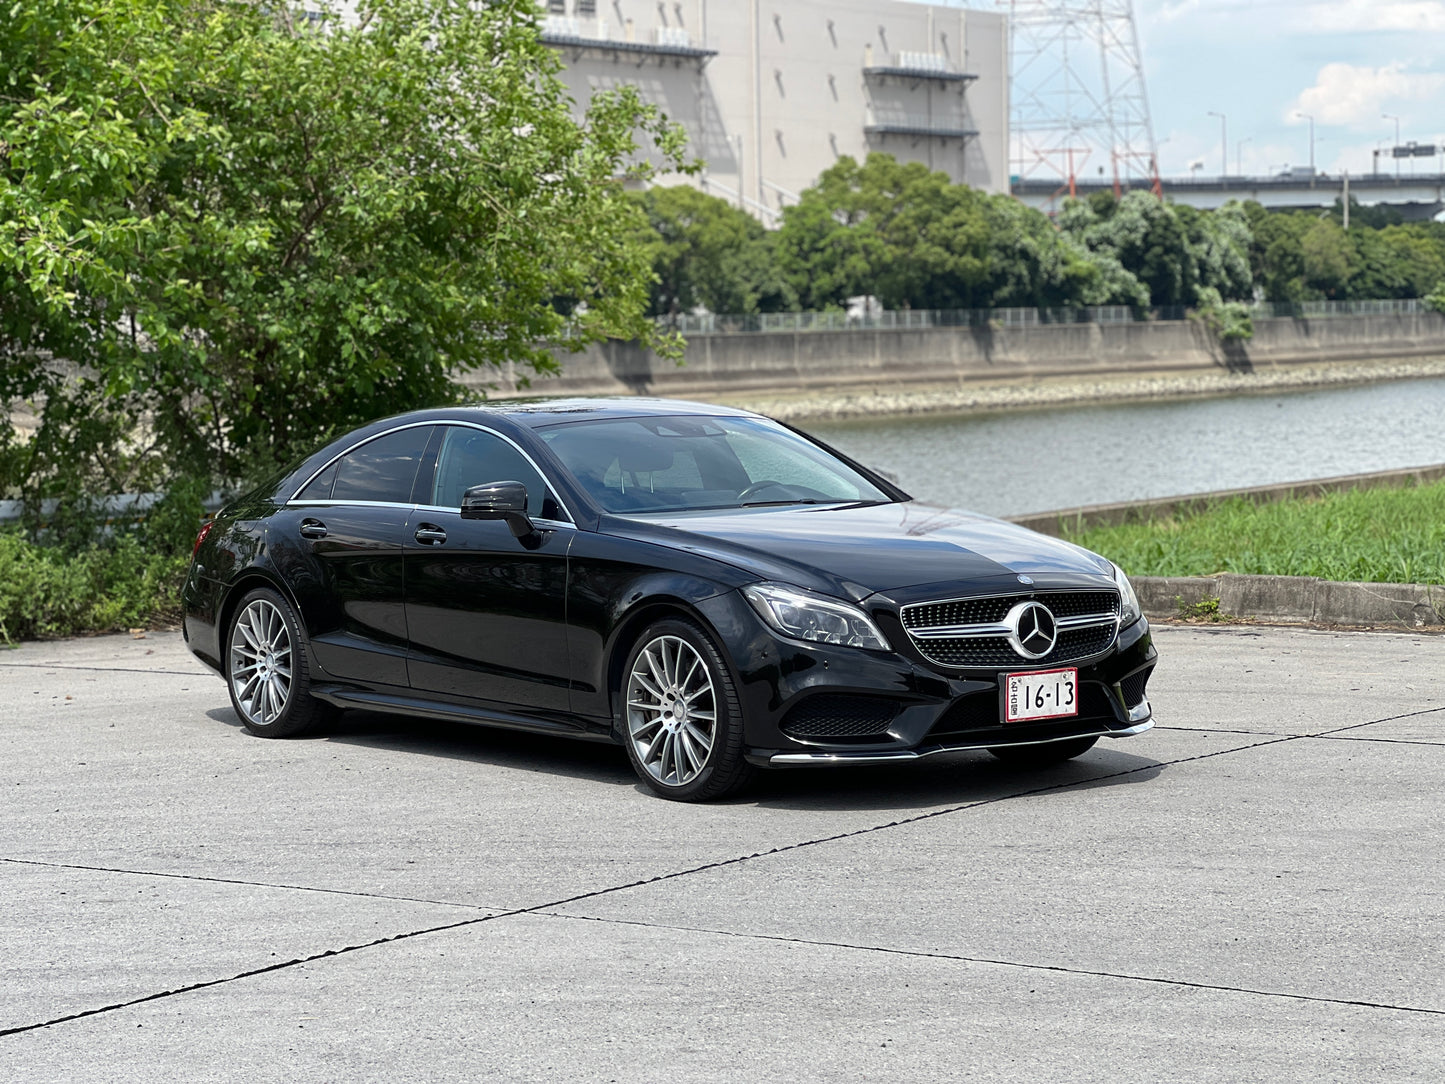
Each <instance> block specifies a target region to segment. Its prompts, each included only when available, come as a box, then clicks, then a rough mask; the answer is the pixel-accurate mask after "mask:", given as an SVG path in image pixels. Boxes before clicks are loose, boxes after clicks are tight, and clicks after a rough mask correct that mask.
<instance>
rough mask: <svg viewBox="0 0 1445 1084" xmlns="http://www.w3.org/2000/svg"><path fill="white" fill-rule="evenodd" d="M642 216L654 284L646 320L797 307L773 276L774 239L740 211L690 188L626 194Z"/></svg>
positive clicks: (787, 289) (777, 273) (775, 271)
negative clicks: (693, 311) (683, 314)
mask: <svg viewBox="0 0 1445 1084" xmlns="http://www.w3.org/2000/svg"><path fill="white" fill-rule="evenodd" d="M628 195H629V198H630V200H631V201H632V202H633V203H634V204H636V205H637V206H638V207H639V208H640V209H641V210H642V212H643V214H644V215H645V216H646V220H647V221H646V228H645V230H644V232H643V234H642V236H641V238H640V242H641V244H642V245H644V246H645V248H646V250H647V255H648V258H649V260H650V261H651V264H652V271H653V274H654V276H656V282H655V283H654V284H653V288H652V300H651V305H650V307H649V312H651V313H652V314H653V315H654V316H664V315H668V314H671V313H678V312H686V311H689V310H691V309H693V308H694V307H696V306H698V305H702V306H703V307H704V308H706V309H708V310H709V311H711V312H724V313H733V312H736V313H751V312H779V311H783V310H787V309H790V308H792V307H793V306H794V305H795V304H796V303H797V302H796V297H795V295H794V294H793V291H792V288H791V287H790V286H789V285H788V283H787V282H786V280H784V278H783V276H782V273H781V272H780V271H779V270H778V266H777V261H776V259H775V257H774V253H773V237H774V235H773V234H770V233H768V231H766V230H765V229H763V226H762V223H760V222H759V221H758V220H757V219H755V218H754V217H753V216H752V215H750V214H748V213H747V212H746V211H741V210H739V209H738V208H736V207H734V206H733V205H732V204H730V203H728V202H727V201H726V200H721V199H718V198H717V197H716V196H709V195H707V194H706V193H704V192H700V191H698V190H697V189H696V188H693V187H691V186H689V185H676V186H671V187H656V188H649V189H648V190H647V191H645V192H632V193H629V194H628Z"/></svg>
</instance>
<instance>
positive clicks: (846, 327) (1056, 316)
mask: <svg viewBox="0 0 1445 1084" xmlns="http://www.w3.org/2000/svg"><path fill="white" fill-rule="evenodd" d="M1249 310H1250V315H1252V316H1253V317H1254V318H1255V319H1256V320H1275V319H1296V320H1300V319H1303V320H1317V319H1329V318H1334V317H1341V316H1415V315H1418V314H1420V313H1423V312H1428V311H1429V310H1428V309H1427V307H1426V306H1425V303H1424V302H1423V301H1421V300H1419V299H1418V298H1409V299H1406V300H1399V301H1274V302H1271V301H1259V302H1256V303H1254V304H1253V305H1250V306H1249ZM1189 312H1190V309H1189V308H1188V307H1186V306H1184V305H1166V306H1161V307H1158V308H1154V309H1145V310H1135V309H1132V308H1130V307H1129V306H1128V305H1096V306H1092V307H1089V308H1059V309H1051V308H1050V309H1023V308H1014V309H890V310H887V311H884V312H873V313H867V314H865V313H850V312H759V313H745V314H729V313H700V314H694V313H679V314H677V315H676V316H663V317H659V318H658V321H657V322H658V324H659V325H661V326H662V327H666V328H670V329H674V330H677V331H680V332H681V333H682V334H684V335H731V334H753V333H762V334H767V333H777V332H795V331H894V330H908V329H922V328H938V327H991V328H1007V327H1038V326H1040V325H1043V324H1134V323H1161V322H1169V321H1180V320H1186V319H1188V318H1189Z"/></svg>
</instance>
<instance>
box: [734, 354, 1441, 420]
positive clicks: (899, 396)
mask: <svg viewBox="0 0 1445 1084" xmlns="http://www.w3.org/2000/svg"><path fill="white" fill-rule="evenodd" d="M1441 376H1445V356H1442V357H1439V358H1424V359H1419V360H1414V361H1354V362H1330V363H1328V364H1321V365H1292V366H1281V367H1277V368H1268V369H1262V370H1256V371H1254V372H1227V371H1225V370H1223V369H1217V370H1213V371H1209V372H1190V373H1180V372H1159V373H1150V374H1143V375H1120V376H1111V377H1091V378H1089V379H1078V378H1070V377H1050V378H1044V379H1032V380H1015V381H1009V382H1000V383H995V384H969V385H966V386H959V385H958V384H948V385H931V386H917V387H911V386H898V385H894V386H878V387H847V388H813V389H809V390H807V391H800V392H796V393H788V394H776V393H773V394H769V393H762V392H752V393H741V394H733V395H728V394H724V395H710V396H706V398H707V399H708V400H709V401H711V402H716V403H722V404H725V405H728V406H736V407H741V408H743V409H745V410H753V411H757V412H758V413H759V414H766V415H768V416H769V417H772V418H777V419H778V420H780V421H787V422H802V421H825V420H826V421H832V420H844V419H849V418H875V417H883V416H887V415H915V414H962V413H975V412H992V411H1007V410H1026V409H1031V408H1037V407H1052V406H1070V405H1075V404H1084V403H1110V402H1146V401H1152V400H1165V399H1208V398H1221V397H1227V396H1233V395H1249V394H1256V393H1267V392H1272V391H1280V390H1284V389H1302V388H1323V387H1340V386H1346V385H1351V384H1373V383H1379V382H1384V381H1395V380H1421V379H1427V378H1431V377H1441Z"/></svg>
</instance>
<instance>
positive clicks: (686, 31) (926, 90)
mask: <svg viewBox="0 0 1445 1084" xmlns="http://www.w3.org/2000/svg"><path fill="white" fill-rule="evenodd" d="M542 3H543V9H544V15H543V23H542V26H543V35H542V38H543V41H545V42H547V43H548V44H549V45H551V46H552V47H553V48H555V49H557V50H558V51H559V52H560V54H561V57H562V60H563V64H564V70H563V72H562V78H563V80H564V82H565V83H566V84H567V86H568V88H569V90H570V91H571V93H572V95H573V97H574V99H575V100H576V102H577V107H578V110H579V112H580V111H581V110H582V109H585V108H586V105H587V102H588V101H589V100H590V98H591V96H592V94H593V93H595V92H597V91H599V90H603V89H607V88H611V87H616V86H619V85H622V84H632V85H634V86H636V87H638V88H639V89H640V91H641V93H642V96H643V97H644V99H645V100H647V101H649V102H653V103H655V104H656V105H657V106H659V107H660V108H661V110H662V111H663V112H664V113H665V114H666V115H667V116H668V117H669V118H670V119H671V120H673V121H676V122H678V123H680V124H682V125H683V126H684V127H685V128H686V130H687V132H688V135H689V137H690V146H691V150H692V153H693V154H694V155H695V156H697V157H698V158H700V159H701V160H702V161H703V162H704V170H703V172H702V173H701V174H700V175H698V176H696V177H670V178H663V179H662V180H661V183H675V182H676V181H679V180H687V181H689V183H693V184H697V185H699V186H700V187H702V188H703V189H704V190H706V191H708V192H710V193H712V194H714V195H717V196H721V197H723V198H726V199H729V200H733V201H736V202H737V203H738V204H739V206H743V207H746V208H747V209H748V210H750V211H752V212H753V213H754V214H757V215H758V216H759V217H761V218H762V219H763V220H764V221H765V222H767V223H769V224H772V223H773V222H775V221H776V219H777V216H778V213H779V210H780V209H781V208H782V207H783V206H786V205H787V204H789V203H795V202H797V199H798V193H800V192H801V191H802V190H803V189H804V188H807V187H808V186H809V185H811V184H813V182H814V181H816V180H817V178H818V175H819V174H820V173H822V172H823V170H825V169H827V168H828V167H829V166H831V165H832V164H833V163H834V162H836V161H837V160H838V159H839V158H840V157H842V156H844V155H851V156H852V157H853V158H855V159H858V160H860V161H861V160H862V159H863V158H865V157H866V156H867V155H868V153H869V152H871V151H885V152H887V153H889V154H892V155H894V156H895V157H897V158H898V159H900V160H901V161H905V162H922V163H924V164H925V165H927V166H928V167H929V168H931V169H935V170H940V171H942V172H943V173H946V174H947V175H948V176H949V177H950V178H952V179H953V180H954V181H957V182H961V183H966V184H969V185H972V186H973V187H975V188H980V189H983V190H984V191H987V192H998V193H1002V192H1007V191H1008V188H1009V161H1008V155H1009V82H1008V36H1007V35H1008V31H1007V21H1006V19H1005V17H1004V16H1003V15H1002V14H996V13H993V12H981V11H971V10H961V9H959V8H946V7H936V6H931V5H927V4H919V3H902V2H897V0H786V2H783V0H712V2H709V0H542Z"/></svg>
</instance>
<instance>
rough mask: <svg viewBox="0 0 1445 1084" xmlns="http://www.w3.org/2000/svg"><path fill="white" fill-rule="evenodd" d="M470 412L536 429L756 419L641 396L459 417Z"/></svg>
mask: <svg viewBox="0 0 1445 1084" xmlns="http://www.w3.org/2000/svg"><path fill="white" fill-rule="evenodd" d="M469 411H476V412H477V414H478V415H479V418H478V420H481V418H482V417H495V416H496V415H497V414H503V415H505V416H506V417H508V418H511V419H513V420H514V421H516V422H517V423H518V424H520V425H525V426H528V427H529V428H533V429H536V428H540V427H542V426H545V425H555V424H557V423H559V422H567V421H576V420H581V419H582V418H583V417H585V418H587V419H588V420H602V419H616V418H645V417H677V416H679V415H691V416H695V417H713V418H716V417H733V418H748V417H756V415H755V414H753V413H752V412H751V411H748V410H739V409H738V408H736V407H726V406H717V405H715V404H713V403H693V402H688V401H687V400H684V399H650V398H645V397H641V396H610V397H598V398H595V399H592V398H587V399H583V398H571V399H513V400H502V401H497V400H493V401H491V402H487V403H479V404H475V405H473V406H470V407H461V408H458V409H457V410H456V413H457V415H459V416H464V415H465V414H466V413H468V412H469Z"/></svg>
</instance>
